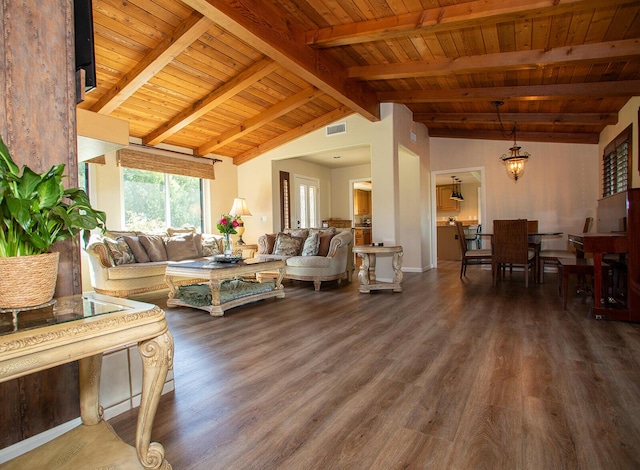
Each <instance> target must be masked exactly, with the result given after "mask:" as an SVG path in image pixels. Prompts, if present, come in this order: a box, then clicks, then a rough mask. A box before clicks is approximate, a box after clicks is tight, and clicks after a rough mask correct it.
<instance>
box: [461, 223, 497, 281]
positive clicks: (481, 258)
mask: <svg viewBox="0 0 640 470" xmlns="http://www.w3.org/2000/svg"><path fill="white" fill-rule="evenodd" d="M456 229H457V231H458V241H459V242H460V251H461V253H462V262H461V265H460V279H462V276H466V275H467V266H468V265H469V264H491V250H469V247H468V246H467V240H466V239H465V233H464V228H463V227H462V222H456Z"/></svg>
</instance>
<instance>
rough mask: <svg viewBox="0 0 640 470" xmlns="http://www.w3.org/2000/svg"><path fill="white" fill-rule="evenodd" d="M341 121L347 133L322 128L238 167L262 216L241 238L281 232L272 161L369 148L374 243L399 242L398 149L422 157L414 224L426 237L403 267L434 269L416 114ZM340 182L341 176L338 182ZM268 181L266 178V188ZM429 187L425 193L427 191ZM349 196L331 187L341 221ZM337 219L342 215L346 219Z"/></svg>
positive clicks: (424, 139)
mask: <svg viewBox="0 0 640 470" xmlns="http://www.w3.org/2000/svg"><path fill="white" fill-rule="evenodd" d="M343 120H344V121H346V123H347V132H346V133H345V134H339V135H333V136H330V137H327V136H326V135H325V129H324V128H322V129H319V130H317V131H315V132H312V133H310V134H307V135H305V136H303V137H300V138H299V139H296V140H295V141H292V142H289V143H287V144H285V145H283V146H281V147H279V148H277V149H275V150H272V151H270V152H267V153H265V154H263V155H261V156H260V157H258V158H255V159H253V160H250V161H249V162H247V163H244V164H242V165H240V167H238V185H239V191H240V193H242V195H243V197H246V198H247V204H248V205H249V207H250V209H251V210H252V212H253V208H254V207H256V208H257V209H256V213H257V214H258V217H252V218H248V219H247V220H245V226H246V232H245V236H244V237H243V238H244V239H246V240H250V241H253V240H257V238H258V237H259V236H260V235H262V234H264V233H272V232H273V231H275V230H278V229H279V228H280V225H279V220H274V218H278V217H279V216H278V215H277V214H278V213H279V205H280V202H279V195H278V175H277V174H273V172H272V171H271V163H270V162H271V161H274V160H282V159H285V158H291V157H297V156H301V155H305V154H308V153H310V152H319V151H331V150H337V149H341V148H346V147H353V146H357V145H358V146H359V145H368V146H369V147H370V149H371V169H370V172H371V174H370V176H371V180H372V184H373V192H372V207H373V214H372V226H373V233H372V237H373V240H375V241H380V242H385V243H396V237H397V233H398V232H397V230H398V226H397V221H398V213H399V198H398V194H399V193H398V192H399V191H400V190H402V181H401V180H400V178H399V174H398V149H399V147H400V146H403V147H404V148H406V149H407V150H408V151H409V152H411V153H414V154H415V155H417V156H418V158H419V167H418V171H419V175H420V182H419V186H420V197H419V198H418V201H416V202H417V210H416V217H415V219H413V220H414V221H415V224H417V225H418V226H419V227H420V230H419V231H418V232H419V233H421V234H422V237H421V238H418V239H416V240H410V241H409V242H408V243H414V244H416V246H418V247H419V248H418V253H420V255H419V256H417V257H415V258H409V257H407V258H405V262H404V266H407V267H409V268H415V269H420V270H422V269H424V268H425V267H428V266H429V265H430V258H429V249H428V248H429V243H430V232H429V230H423V228H424V227H427V228H428V227H429V224H430V214H429V211H428V208H429V207H430V205H429V200H430V195H429V191H428V181H429V172H430V168H429V162H428V153H429V138H428V134H427V129H426V128H425V127H424V126H423V125H421V124H416V123H414V122H413V121H412V114H411V112H410V111H409V110H408V109H407V108H406V107H405V106H400V105H393V104H383V105H382V106H381V120H380V121H379V122H369V121H368V120H366V119H364V118H362V117H360V116H358V115H352V116H349V117H347V118H346V119H343ZM410 130H414V132H415V133H416V136H417V139H416V142H413V141H412V140H411V138H410V133H409V131H410ZM334 173H335V171H334ZM363 173H364V172H363ZM342 177H343V176H342V175H340V174H337V175H336V181H337V180H339V179H340V178H342ZM365 177H366V176H365ZM265 178H268V180H267V183H266V184H265ZM407 184H411V185H415V182H414V181H413V180H412V181H411V182H410V183H407ZM425 185H426V187H427V189H425ZM267 186H268V187H267ZM348 191H349V188H348V186H347V187H346V188H340V189H337V188H336V187H335V186H334V185H333V184H332V188H331V196H332V201H331V216H333V217H343V218H348V217H349V216H350V209H349V206H348V201H349V197H348ZM254 214H255V213H254ZM338 214H344V216H341V215H338ZM384 265H385V263H381V266H382V267H381V268H380V269H381V271H380V272H381V275H380V278H381V279H386V278H387V277H388V276H387V274H388V275H389V276H390V277H392V271H391V265H390V262H389V267H388V269H389V272H388V273H386V269H387V268H386V267H384ZM379 266H380V265H379Z"/></svg>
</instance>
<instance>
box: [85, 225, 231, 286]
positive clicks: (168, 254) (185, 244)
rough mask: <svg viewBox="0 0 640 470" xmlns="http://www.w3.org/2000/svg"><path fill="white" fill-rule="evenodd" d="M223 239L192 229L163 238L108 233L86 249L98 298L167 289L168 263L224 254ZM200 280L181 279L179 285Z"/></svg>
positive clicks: (169, 232) (173, 230) (136, 234)
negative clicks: (166, 273) (101, 295)
mask: <svg viewBox="0 0 640 470" xmlns="http://www.w3.org/2000/svg"><path fill="white" fill-rule="evenodd" d="M222 238H223V237H222V235H205V234H200V233H195V232H194V231H193V230H191V229H172V228H170V229H168V230H167V232H166V233H164V234H147V233H143V232H114V231H107V232H105V234H104V237H99V238H98V239H96V240H93V241H92V242H91V243H90V244H89V245H88V246H87V248H86V252H87V253H88V254H89V261H90V263H91V265H90V276H91V286H92V287H93V289H94V290H95V291H96V292H97V293H99V294H106V295H112V296H114V297H128V296H130V295H134V294H141V293H145V292H151V291H155V290H160V289H165V288H167V287H168V286H167V284H166V282H165V276H164V275H165V268H166V266H167V264H168V262H169V261H172V262H174V261H178V262H179V261H184V262H189V261H193V260H194V259H199V258H203V257H207V256H213V255H216V254H221V253H222ZM197 281H202V280H199V279H186V278H185V279H181V280H180V281H179V284H180V285H187V284H193V283H195V282H197Z"/></svg>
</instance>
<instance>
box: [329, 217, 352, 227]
mask: <svg viewBox="0 0 640 470" xmlns="http://www.w3.org/2000/svg"><path fill="white" fill-rule="evenodd" d="M322 226H323V227H325V226H326V227H335V228H351V221H350V220H347V219H327V220H323V221H322Z"/></svg>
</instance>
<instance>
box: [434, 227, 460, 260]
mask: <svg viewBox="0 0 640 470" xmlns="http://www.w3.org/2000/svg"><path fill="white" fill-rule="evenodd" d="M438 259H440V260H455V261H459V260H460V259H462V251H461V250H460V241H459V240H458V229H457V228H456V226H455V225H442V226H439V227H438Z"/></svg>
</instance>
